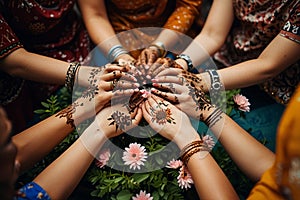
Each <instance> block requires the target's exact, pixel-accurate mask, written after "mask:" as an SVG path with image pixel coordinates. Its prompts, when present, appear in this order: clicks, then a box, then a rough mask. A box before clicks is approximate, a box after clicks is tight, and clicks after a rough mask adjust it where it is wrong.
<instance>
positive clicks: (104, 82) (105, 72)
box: [57, 65, 139, 124]
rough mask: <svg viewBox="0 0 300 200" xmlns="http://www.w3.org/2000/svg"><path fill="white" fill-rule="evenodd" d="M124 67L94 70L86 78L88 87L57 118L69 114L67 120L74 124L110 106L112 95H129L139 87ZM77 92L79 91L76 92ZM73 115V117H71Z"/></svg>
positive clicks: (108, 66)
mask: <svg viewBox="0 0 300 200" xmlns="http://www.w3.org/2000/svg"><path fill="white" fill-rule="evenodd" d="M126 71H127V69H125V67H120V66H117V65H106V66H105V67H103V68H94V69H93V70H91V72H90V76H89V78H88V81H89V86H88V88H87V89H85V90H84V91H83V92H82V94H81V96H80V97H79V98H78V99H77V100H76V101H75V102H74V103H73V104H72V105H70V106H69V108H68V109H67V112H66V111H65V110H63V111H61V112H60V113H58V114H57V116H67V115H69V114H71V116H70V118H69V120H73V122H74V121H75V122H76V124H79V123H81V122H82V121H84V120H86V119H88V118H90V117H93V116H95V114H96V113H98V112H99V111H100V110H101V109H102V108H103V107H106V106H107V105H109V104H110V100H111V98H112V97H113V95H116V96H128V95H131V94H132V93H133V91H134V89H135V88H137V87H138V86H139V85H138V84H137V83H135V82H136V79H135V78H134V76H132V75H131V74H129V73H127V72H126ZM78 92H79V91H78ZM72 115H73V116H72Z"/></svg>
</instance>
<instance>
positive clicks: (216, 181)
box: [175, 128, 238, 199]
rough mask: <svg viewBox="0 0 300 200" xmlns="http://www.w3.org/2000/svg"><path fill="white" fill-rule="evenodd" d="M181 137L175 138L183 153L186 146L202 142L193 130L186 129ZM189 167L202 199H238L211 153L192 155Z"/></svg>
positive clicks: (201, 152) (204, 152)
mask: <svg viewBox="0 0 300 200" xmlns="http://www.w3.org/2000/svg"><path fill="white" fill-rule="evenodd" d="M180 136H182V137H183V138H175V142H176V144H177V145H178V147H179V149H180V150H181V151H182V149H183V148H184V147H185V146H186V145H189V144H191V143H192V142H193V141H197V140H200V137H199V135H198V133H197V132H196V131H195V130H194V129H193V128H192V129H191V128H188V129H186V131H185V133H184V134H179V137H180ZM183 161H184V160H183ZM187 167H188V170H189V172H190V173H191V175H192V178H193V181H194V184H195V187H196V190H197V192H198V195H199V197H200V199H238V197H237V195H236V193H235V191H234V189H233V187H232V185H231V183H230V182H229V180H228V179H227V177H226V176H225V174H224V173H223V171H222V170H221V168H220V167H219V166H218V164H217V163H216V161H215V160H214V159H213V157H212V156H211V155H210V153H209V152H207V151H200V152H197V153H195V154H192V156H191V157H190V159H189V160H188V163H187Z"/></svg>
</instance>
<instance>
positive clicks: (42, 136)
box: [12, 66, 126, 170]
mask: <svg viewBox="0 0 300 200" xmlns="http://www.w3.org/2000/svg"><path fill="white" fill-rule="evenodd" d="M98 69H99V71H98V76H97V78H98V79H97V80H98V95H95V100H94V101H91V100H90V99H89V98H86V97H85V96H82V97H81V98H79V99H77V100H76V101H75V102H74V103H73V104H72V105H71V106H68V107H67V108H65V109H64V110H62V111H60V112H58V113H57V114H55V115H53V116H50V117H49V118H47V119H45V120H43V121H41V122H40V123H38V124H36V125H34V126H32V127H30V128H29V129H26V130H25V131H23V132H21V133H19V134H17V135H15V136H14V137H13V138H12V140H13V142H14V143H15V145H16V146H17V148H18V154H17V158H16V159H17V160H18V161H19V162H20V163H21V170H26V169H28V168H30V167H32V166H33V164H35V163H36V162H37V161H39V160H40V159H41V158H43V157H44V156H45V155H47V154H48V153H49V152H50V151H51V150H52V149H53V148H54V147H55V146H56V145H58V144H59V143H60V142H61V141H62V140H63V139H64V138H65V137H66V136H67V135H68V134H69V133H70V132H71V131H73V129H74V127H73V125H72V123H70V121H72V120H73V121H74V125H76V124H79V123H81V122H82V121H84V120H86V119H88V118H90V117H92V116H93V115H94V113H95V112H98V111H99V110H101V109H102V108H103V107H104V106H105V105H106V103H107V102H108V101H109V99H110V98H111V97H112V91H111V89H112V88H111V82H110V81H111V80H113V79H114V78H120V77H121V76H122V75H124V73H123V72H121V71H120V70H122V67H116V66H111V67H107V68H105V69H104V68H98ZM112 70H119V71H112ZM124 76H125V75H124ZM124 87H126V85H125V84H124ZM94 102H97V103H96V104H95V103H94ZM82 105H83V106H82ZM37 141H38V142H37Z"/></svg>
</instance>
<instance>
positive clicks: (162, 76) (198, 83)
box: [155, 67, 208, 92]
mask: <svg viewBox="0 0 300 200" xmlns="http://www.w3.org/2000/svg"><path fill="white" fill-rule="evenodd" d="M203 74H204V73H200V74H194V73H191V72H188V71H186V70H183V69H180V68H179V67H176V68H175V67H173V68H169V69H166V70H164V71H161V72H160V73H159V74H157V75H156V76H155V81H156V82H172V83H180V82H182V78H184V79H185V80H186V81H187V82H189V83H190V84H191V85H193V86H194V87H196V88H197V89H201V90H202V91H204V92H208V87H207V84H206V81H205V80H203V78H202V77H203ZM172 76H173V77H172Z"/></svg>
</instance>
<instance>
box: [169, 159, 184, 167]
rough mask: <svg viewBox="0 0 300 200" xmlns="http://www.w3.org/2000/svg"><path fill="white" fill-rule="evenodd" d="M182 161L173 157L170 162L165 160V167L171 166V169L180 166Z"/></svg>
mask: <svg viewBox="0 0 300 200" xmlns="http://www.w3.org/2000/svg"><path fill="white" fill-rule="evenodd" d="M182 164H183V163H182V161H181V160H175V159H174V158H173V160H171V161H170V162H167V168H171V169H177V168H179V167H181V166H182Z"/></svg>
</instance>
